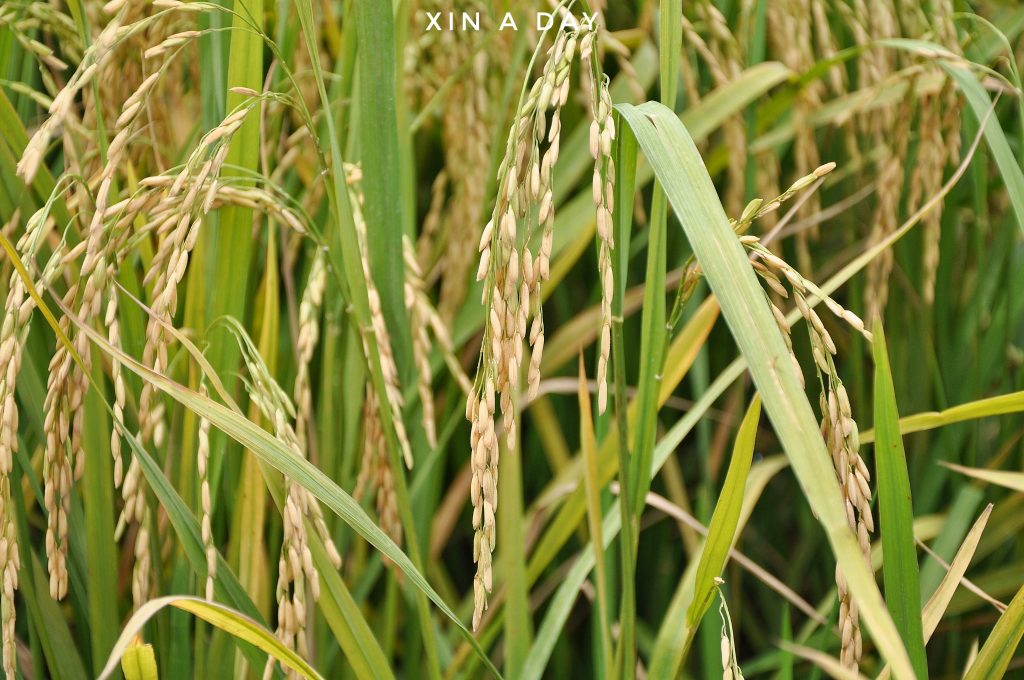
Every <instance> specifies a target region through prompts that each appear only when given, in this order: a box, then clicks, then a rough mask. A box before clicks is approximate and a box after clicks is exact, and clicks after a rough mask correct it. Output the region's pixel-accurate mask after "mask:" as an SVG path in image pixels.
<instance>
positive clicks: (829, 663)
mask: <svg viewBox="0 0 1024 680" xmlns="http://www.w3.org/2000/svg"><path fill="white" fill-rule="evenodd" d="M780 646H781V647H782V649H784V650H785V651H787V652H790V653H792V654H793V655H794V656H797V657H799V658H801V659H804V660H806V661H810V662H811V663H813V664H814V665H815V666H817V667H818V668H820V669H821V670H823V671H825V672H826V673H827V674H828V675H829V677H832V678H836V680H867V679H866V678H865V677H864V676H863V675H861V674H860V673H857V672H856V671H851V670H850V669H849V668H847V667H846V666H844V665H843V664H841V663H839V659H837V658H835V657H832V656H829V655H828V654H826V653H825V652H822V651H819V650H817V649H813V648H811V647H805V646H803V645H794V644H791V643H789V642H782V643H781V644H780Z"/></svg>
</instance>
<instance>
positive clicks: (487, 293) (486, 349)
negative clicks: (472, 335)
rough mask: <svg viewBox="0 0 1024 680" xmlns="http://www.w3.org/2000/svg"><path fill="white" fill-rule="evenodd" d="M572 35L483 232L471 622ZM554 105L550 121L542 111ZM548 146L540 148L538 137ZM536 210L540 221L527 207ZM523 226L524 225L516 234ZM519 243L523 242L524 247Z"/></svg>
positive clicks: (501, 180)
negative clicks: (534, 235)
mask: <svg viewBox="0 0 1024 680" xmlns="http://www.w3.org/2000/svg"><path fill="white" fill-rule="evenodd" d="M577 38H578V36H577V34H576V33H575V32H572V33H570V32H565V31H559V32H558V34H557V36H556V38H555V41H554V44H553V45H552V46H551V47H550V48H549V49H548V51H547V55H548V58H547V60H546V61H545V63H544V67H543V72H542V74H541V76H540V77H539V78H538V79H537V80H536V81H534V83H533V86H532V87H531V88H530V90H529V92H528V94H527V96H526V98H525V100H524V101H523V102H522V104H521V105H520V106H519V108H518V110H517V111H516V114H515V117H514V122H513V124H512V127H511V129H510V130H509V135H508V141H507V144H506V147H505V156H504V158H503V159H502V162H501V165H500V167H499V169H498V200H497V201H496V203H495V206H494V211H493V213H492V216H491V220H490V221H489V222H488V223H487V225H486V226H485V227H484V231H483V234H482V235H481V238H480V247H479V250H480V265H479V268H478V270H477V280H479V281H483V282H484V285H483V300H482V303H483V305H484V308H485V310H486V312H485V313H486V319H487V322H486V323H485V325H484V337H483V344H482V347H481V357H480V363H479V366H478V372H477V377H476V383H475V385H474V388H473V391H471V392H470V394H469V398H468V401H467V405H466V418H467V419H468V420H469V421H470V422H471V423H472V432H471V435H470V448H471V467H472V480H471V482H470V484H471V486H470V498H471V502H472V504H473V528H474V531H475V534H474V539H473V560H474V561H475V562H476V564H477V572H476V576H475V578H474V581H473V601H474V607H473V626H474V629H475V628H476V627H478V626H479V625H480V620H481V617H482V616H483V612H484V610H485V609H486V608H487V594H488V593H489V592H490V591H491V586H492V578H493V577H492V571H491V555H492V553H493V551H494V545H495V525H494V513H495V510H496V508H497V481H498V456H499V449H498V437H497V434H496V432H495V422H496V415H497V411H496V409H497V408H499V407H500V409H501V416H502V420H501V423H502V431H503V434H504V435H505V438H506V441H507V444H508V448H509V449H512V450H514V449H515V444H516V433H517V426H516V404H515V400H516V398H517V392H518V389H519V369H520V366H521V365H522V359H523V343H524V340H526V338H527V335H526V329H527V323H528V321H529V317H530V314H531V308H533V315H534V321H533V326H532V328H531V329H530V335H529V340H530V344H531V346H532V349H533V352H532V356H531V359H530V368H529V376H528V382H529V386H530V387H529V389H530V393H531V394H534V393H536V389H537V386H538V384H539V381H540V362H541V356H542V353H543V348H544V331H543V317H542V315H541V309H540V284H541V283H542V282H543V281H545V280H547V278H548V276H549V262H550V257H551V249H552V245H553V242H554V235H553V231H552V229H553V226H554V202H553V195H552V190H551V173H552V170H553V168H554V166H555V162H556V161H557V160H558V151H559V143H560V139H561V118H560V111H561V108H562V106H563V105H564V104H565V102H566V101H567V99H568V96H569V82H570V78H569V76H570V73H571V69H572V61H573V57H574V55H575V53H576V43H577ZM549 108H550V109H553V111H552V114H551V123H550V125H548V123H547V111H548V109H549ZM545 141H546V148H545V150H544V153H543V155H541V151H540V149H541V146H542V145H543V144H544V143H545ZM534 208H536V209H537V216H536V220H534V219H533V210H534ZM534 225H537V226H539V227H540V228H541V230H542V232H541V243H540V251H539V252H538V254H537V255H536V257H534V256H533V254H532V253H531V252H530V248H529V243H530V239H531V235H532V229H533V227H534ZM520 226H522V227H524V229H523V230H522V231H523V232H525V233H520ZM520 248H521V250H520Z"/></svg>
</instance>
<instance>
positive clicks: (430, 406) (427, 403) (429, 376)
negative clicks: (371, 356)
mask: <svg viewBox="0 0 1024 680" xmlns="http://www.w3.org/2000/svg"><path fill="white" fill-rule="evenodd" d="M402 245H403V249H402V250H403V254H404V257H405V284H404V293H405V310H406V313H407V314H408V316H409V328H410V331H411V332H412V355H413V363H415V364H416V372H417V373H418V380H417V381H416V391H417V392H418V393H419V396H420V408H421V410H422V414H423V416H422V421H423V431H424V433H425V434H426V437H427V445H428V446H430V448H431V449H433V448H435V447H436V446H437V424H436V422H435V417H434V390H433V385H432V383H433V379H434V374H433V371H432V370H431V368H430V336H429V335H428V334H427V329H428V327H429V323H428V320H427V318H428V316H427V315H428V312H427V310H426V309H424V307H425V305H424V297H425V296H424V294H423V293H424V288H425V287H426V284H425V283H424V282H423V273H422V271H421V270H420V265H419V262H417V261H416V256H415V253H414V252H413V246H412V242H411V241H410V240H409V239H408V237H406V238H405V239H404V240H403V243H402Z"/></svg>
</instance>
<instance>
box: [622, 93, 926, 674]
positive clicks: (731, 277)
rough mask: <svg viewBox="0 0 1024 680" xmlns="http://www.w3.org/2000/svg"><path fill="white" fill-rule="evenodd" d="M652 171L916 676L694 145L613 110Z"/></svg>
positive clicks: (823, 510) (906, 670)
mask: <svg viewBox="0 0 1024 680" xmlns="http://www.w3.org/2000/svg"><path fill="white" fill-rule="evenodd" d="M618 109H619V111H620V112H622V114H623V117H624V118H625V119H626V121H627V122H628V123H629V125H630V127H632V128H633V132H634V134H636V136H637V140H638V142H639V144H640V148H641V150H642V151H643V152H644V155H645V156H646V157H647V159H648V161H649V162H650V163H651V165H652V166H653V168H654V171H655V174H656V175H657V177H658V179H659V181H660V182H661V183H662V186H663V187H664V188H665V192H666V194H667V196H668V198H669V201H670V202H671V204H672V207H673V210H674V211H675V214H676V217H677V218H678V219H679V220H680V222H681V223H682V225H683V229H684V231H685V232H686V235H687V237H688V239H689V241H690V244H691V246H692V247H693V250H694V253H695V254H696V256H697V259H698V261H700V263H701V265H702V266H703V268H704V271H705V275H706V277H707V280H708V283H709V284H710V286H711V289H712V291H713V292H714V293H715V296H716V297H717V298H718V302H719V304H720V305H721V306H722V313H723V315H724V316H725V318H726V321H727V323H728V324H729V326H730V328H731V330H732V333H733V336H734V337H735V339H736V342H737V344H738V345H739V347H740V350H741V352H742V353H743V355H744V357H745V358H746V359H747V363H748V365H749V368H750V372H751V374H752V375H753V378H754V382H755V384H756V385H757V388H758V391H759V392H760V393H761V397H762V399H763V400H764V406H765V409H766V410H767V412H768V416H769V418H770V419H771V421H772V424H773V425H774V427H775V431H776V433H777V434H778V436H779V439H780V440H781V441H782V444H783V448H784V449H785V451H786V454H787V455H788V456H789V459H790V462H791V463H792V465H793V470H794V472H795V473H796V475H797V479H798V480H799V482H800V486H801V488H802V489H803V492H804V495H805V496H806V497H807V500H808V502H809V503H810V505H811V508H812V509H813V510H814V512H815V514H816V516H817V517H818V521H819V522H820V523H821V524H822V526H823V527H824V529H825V531H826V533H827V534H828V538H829V542H830V543H831V545H832V550H833V552H834V553H835V555H836V559H837V560H838V562H839V564H840V566H841V567H842V569H843V573H844V574H845V575H846V578H847V581H848V583H849V585H850V589H851V591H852V592H853V593H854V596H855V597H856V598H857V600H858V602H860V607H861V615H862V618H863V620H864V621H865V622H866V623H867V626H868V628H869V629H870V631H871V632H872V637H873V639H874V640H875V642H876V644H877V645H878V647H879V649H880V651H881V652H882V654H883V655H884V656H885V657H886V659H888V660H889V662H890V663H892V664H893V668H894V670H895V673H896V676H897V677H900V678H912V677H914V673H913V667H912V666H911V664H910V659H909V657H908V656H907V652H906V649H904V648H903V645H902V643H901V642H900V638H899V633H898V632H897V630H896V627H895V626H894V625H893V622H892V619H891V618H890V616H889V613H888V611H886V609H885V604H884V601H883V600H882V597H881V594H880V593H879V591H878V586H877V585H876V584H875V581H874V576H873V575H872V574H871V572H870V570H869V569H868V568H867V565H865V564H864V560H863V556H862V555H861V554H860V548H859V546H858V545H857V539H856V537H855V536H854V535H853V532H852V531H851V530H850V527H849V525H848V524H847V520H846V513H845V511H844V509H843V501H842V498H841V495H840V491H839V485H838V483H837V482H836V479H835V472H834V470H833V469H832V463H831V458H830V456H829V455H828V452H827V451H826V449H825V444H824V441H823V440H822V438H821V433H820V432H819V431H818V424H817V422H816V420H815V417H814V413H813V411H812V410H811V406H810V404H809V403H808V401H807V395H806V394H805V393H804V391H803V388H802V387H801V385H800V382H799V379H798V378H797V375H796V373H795V371H794V369H793V366H792V364H791V363H790V361H789V352H788V350H787V348H786V345H785V342H784V341H783V338H782V334H781V331H779V329H778V325H777V324H776V323H775V320H774V319H773V318H772V315H771V312H770V311H769V309H768V307H767V306H766V305H765V301H764V293H763V291H762V289H761V287H760V285H759V284H758V282H757V280H756V277H755V274H754V271H753V269H752V268H751V267H750V263H749V261H748V260H747V257H746V254H745V253H744V252H743V248H742V246H741V245H740V243H739V241H738V240H737V238H736V236H735V234H734V233H733V231H732V229H731V228H730V227H729V220H728V218H727V217H726V215H725V211H724V210H723V208H722V204H721V203H720V202H719V200H718V196H717V194H716V192H715V187H714V184H713V183H712V182H711V178H710V177H709V176H708V173H707V170H706V169H705V167H704V164H703V162H702V160H701V158H700V154H699V153H698V151H697V148H696V147H695V146H694V144H693V141H692V140H691V139H690V137H689V135H688V134H687V132H686V129H685V128H684V127H683V125H682V123H680V122H679V119H678V118H676V116H675V115H674V114H673V113H672V112H671V111H670V110H669V109H667V108H665V107H664V106H661V105H659V104H655V103H653V102H648V103H647V104H644V105H642V106H640V107H633V106H630V105H628V104H620V105H618Z"/></svg>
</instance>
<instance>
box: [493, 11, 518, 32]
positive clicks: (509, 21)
mask: <svg viewBox="0 0 1024 680" xmlns="http://www.w3.org/2000/svg"><path fill="white" fill-rule="evenodd" d="M506 28H511V29H512V30H513V31H518V30H519V26H517V25H516V20H515V19H513V18H512V12H505V16H504V17H503V18H502V20H501V26H498V30H499V31H504V30H505V29H506Z"/></svg>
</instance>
